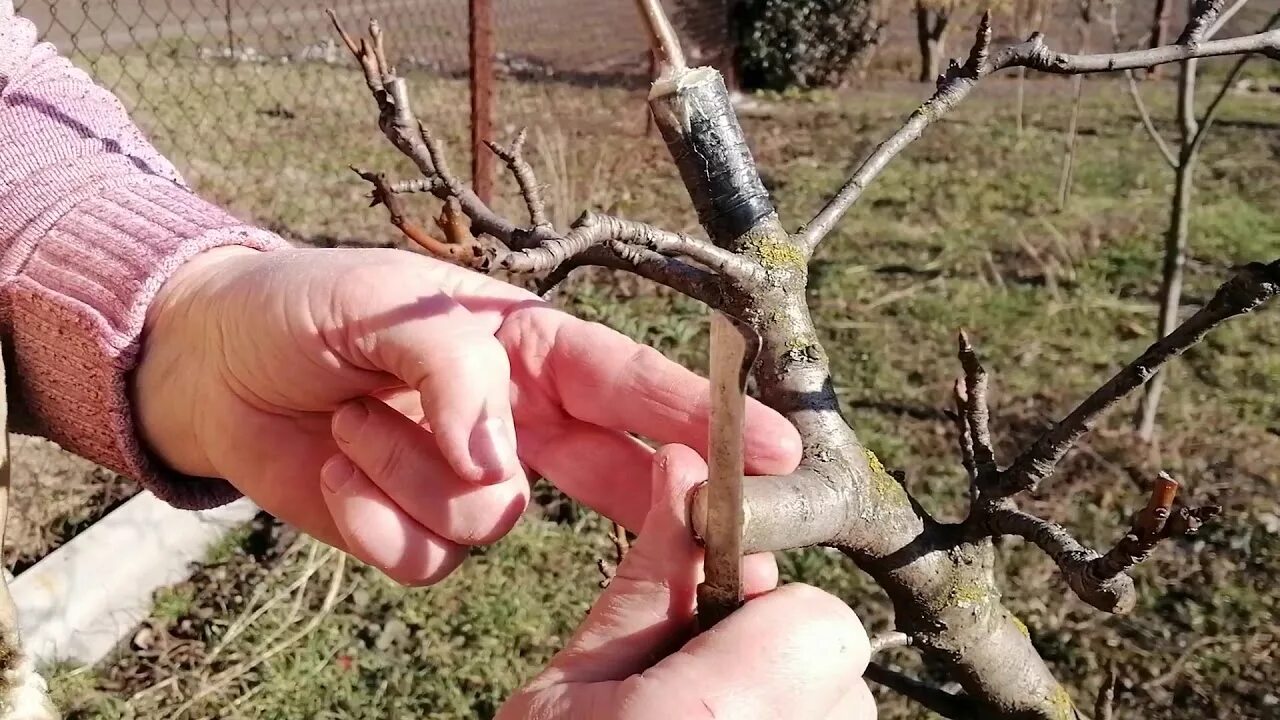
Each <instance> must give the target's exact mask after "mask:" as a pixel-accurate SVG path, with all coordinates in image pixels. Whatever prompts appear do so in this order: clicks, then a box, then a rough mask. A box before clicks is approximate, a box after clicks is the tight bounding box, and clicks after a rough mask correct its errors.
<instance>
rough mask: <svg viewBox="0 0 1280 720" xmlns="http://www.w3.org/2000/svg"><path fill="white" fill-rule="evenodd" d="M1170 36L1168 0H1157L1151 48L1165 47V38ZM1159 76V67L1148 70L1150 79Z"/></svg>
mask: <svg viewBox="0 0 1280 720" xmlns="http://www.w3.org/2000/svg"><path fill="white" fill-rule="evenodd" d="M1168 34H1169V2H1168V0H1156V6H1155V10H1154V12H1153V13H1152V15H1151V42H1150V45H1149V46H1150V47H1153V48H1154V47H1160V46H1161V45H1164V40H1165V36H1166V35H1168ZM1159 74H1160V66H1159V65H1156V66H1155V67H1152V68H1151V69H1149V70H1147V76H1148V77H1156V76H1157V75H1159Z"/></svg>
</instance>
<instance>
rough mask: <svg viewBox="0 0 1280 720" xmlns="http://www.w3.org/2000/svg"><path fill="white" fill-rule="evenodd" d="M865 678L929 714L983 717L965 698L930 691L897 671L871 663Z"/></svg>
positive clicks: (955, 719) (959, 719)
mask: <svg viewBox="0 0 1280 720" xmlns="http://www.w3.org/2000/svg"><path fill="white" fill-rule="evenodd" d="M865 677H866V678H867V679H868V680H870V681H871V682H874V683H877V684H880V685H883V686H885V687H887V688H889V689H890V690H892V691H894V692H896V693H898V694H899V695H902V696H904V697H906V698H908V699H911V700H914V701H915V702H917V703H920V705H922V706H923V707H925V708H926V709H928V710H932V711H933V712H935V713H938V714H939V715H941V716H943V717H945V718H951V720H977V719H978V718H980V717H982V714H981V713H980V712H979V707H978V704H977V703H975V702H973V700H971V699H970V698H968V697H965V696H964V695H956V694H953V693H949V692H947V691H946V690H942V689H940V688H936V687H933V686H932V685H928V684H926V683H923V682H920V681H919V680H916V679H915V678H912V677H907V676H906V675H903V674H902V673H900V672H898V671H896V670H890V669H889V668H887V667H885V666H883V665H881V664H880V663H874V662H873V663H871V664H869V665H867V671H866V675H865Z"/></svg>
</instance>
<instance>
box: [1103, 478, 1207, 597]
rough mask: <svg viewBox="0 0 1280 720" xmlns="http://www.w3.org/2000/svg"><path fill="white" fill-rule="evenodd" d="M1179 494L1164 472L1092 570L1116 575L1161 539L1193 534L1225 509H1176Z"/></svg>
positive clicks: (1123, 571) (1126, 569)
mask: <svg viewBox="0 0 1280 720" xmlns="http://www.w3.org/2000/svg"><path fill="white" fill-rule="evenodd" d="M1177 494H1178V483H1177V481H1175V480H1174V479H1173V478H1171V477H1169V475H1167V474H1165V473H1161V474H1160V479H1159V480H1158V481H1157V482H1156V485H1155V487H1154V488H1153V489H1152V491H1151V498H1150V500H1149V501H1148V502H1147V506H1146V507H1145V508H1143V509H1142V511H1141V512H1139V513H1138V514H1137V515H1136V516H1135V517H1134V519H1133V527H1132V529H1131V530H1130V531H1129V532H1128V534H1126V535H1125V536H1124V538H1123V539H1121V540H1120V542H1118V543H1116V546H1115V547H1114V548H1112V549H1111V550H1109V551H1108V552H1107V554H1106V555H1103V556H1102V557H1100V558H1098V559H1096V560H1094V561H1093V562H1092V563H1090V570H1091V572H1092V573H1093V574H1095V575H1097V576H1098V577H1100V578H1113V577H1117V576H1119V575H1121V573H1125V572H1128V571H1129V570H1130V569H1132V568H1133V567H1134V566H1135V565H1138V564H1139V563H1141V562H1142V561H1144V560H1146V559H1147V558H1148V557H1150V556H1151V552H1152V551H1153V550H1154V549H1155V547H1156V545H1158V544H1159V543H1160V541H1161V540H1166V539H1169V538H1177V537H1192V536H1194V535H1195V534H1196V533H1198V532H1199V531H1200V527H1201V526H1202V525H1203V524H1204V523H1206V522H1208V521H1209V520H1212V519H1213V518H1215V517H1217V516H1218V515H1219V514H1221V513H1222V508H1221V507H1218V506H1217V505H1209V506H1205V507H1196V508H1192V507H1180V508H1178V509H1177V511H1176V512H1173V510H1172V509H1173V501H1174V498H1175V497H1176V496H1177Z"/></svg>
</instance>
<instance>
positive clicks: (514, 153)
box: [485, 128, 551, 229]
mask: <svg viewBox="0 0 1280 720" xmlns="http://www.w3.org/2000/svg"><path fill="white" fill-rule="evenodd" d="M528 137H529V131H528V130H527V129H525V128H521V129H520V132H519V133H517V134H516V139H515V140H513V141H512V142H511V147H509V148H504V147H502V146H500V145H498V144H497V143H495V142H490V141H486V142H485V145H486V146H488V148H489V149H490V150H492V151H493V154H494V155H497V156H498V158H499V159H501V160H502V162H504V163H506V165H507V169H508V170H509V171H511V175H512V176H513V177H515V179H516V184H517V185H518V186H519V188H520V196H521V197H523V198H524V204H525V207H527V208H528V209H529V224H530V225H532V226H533V227H535V228H548V229H549V228H550V227H551V222H550V221H548V220H547V205H546V203H545V202H543V200H542V189H541V188H539V187H538V178H537V175H536V174H535V173H534V172H533V166H532V165H530V164H529V163H528V162H527V161H526V160H525V159H524V143H525V140H527V139H528Z"/></svg>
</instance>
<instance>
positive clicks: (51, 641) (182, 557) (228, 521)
mask: <svg viewBox="0 0 1280 720" xmlns="http://www.w3.org/2000/svg"><path fill="white" fill-rule="evenodd" d="M257 512H258V508H257V506H255V505H254V504H253V503H252V502H250V501H249V500H248V499H247V498H242V499H240V500H238V501H236V502H234V503H232V504H230V505H226V506H224V507H221V508H217V509H215V510H207V511H204V512H190V511H185V510H177V509H175V508H173V507H172V506H170V505H168V504H166V503H165V502H163V501H162V500H160V499H158V498H157V497H156V496H154V495H152V494H151V493H147V492H144V493H140V494H138V495H137V496H135V497H133V498H132V499H130V500H129V501H128V502H126V503H125V504H123V505H121V506H120V507H119V508H117V509H116V510H115V511H113V512H111V513H110V514H108V515H107V516H106V517H104V518H102V519H101V520H99V521H98V522H96V523H94V524H93V525H92V526H90V527H89V529H87V530H85V531H84V532H82V533H80V534H79V535H77V536H75V537H74V538H72V539H71V541H70V542H68V543H67V544H66V545H63V546H62V547H60V548H58V549H57V550H55V551H53V552H52V553H50V554H49V555H48V557H45V558H44V559H43V560H41V561H40V562H38V563H36V564H35V565H33V566H32V567H31V568H29V569H28V570H26V571H25V572H23V573H22V574H21V575H19V576H17V578H15V579H14V580H13V581H12V582H11V584H10V586H9V587H10V591H11V592H12V594H13V599H14V602H15V603H16V604H17V606H18V620H19V623H20V626H21V632H22V642H23V646H24V648H23V649H24V650H26V651H27V652H28V653H29V654H30V655H31V656H32V657H34V659H35V660H36V661H37V662H39V663H46V662H54V661H62V660H67V661H74V662H79V663H84V664H93V663H96V662H98V661H99V660H101V659H102V658H103V657H105V656H106V655H107V654H108V653H110V652H111V651H112V650H114V649H115V648H116V647H117V646H118V645H119V643H120V641H122V640H124V639H125V638H126V637H128V636H129V634H130V633H132V632H133V631H134V630H135V629H136V628H137V627H138V624H139V623H140V622H141V621H142V620H143V619H144V618H146V616H147V615H148V614H149V613H150V612H151V601H152V594H153V593H154V592H155V591H156V590H158V589H159V588H162V587H164V586H166V585H172V584H174V583H178V582H181V581H183V580H185V579H187V578H188V577H190V576H191V572H192V567H191V565H192V563H196V562H199V561H201V560H203V559H204V558H205V555H206V553H207V552H208V551H209V549H210V548H211V547H212V546H213V545H214V544H215V543H217V542H218V541H219V540H221V539H222V538H224V537H226V536H227V534H228V533H229V532H231V531H232V530H234V529H235V528H236V527H238V526H240V525H242V524H243V523H246V522H248V521H249V520H251V519H253V516H254V515H255V514H256V513H257Z"/></svg>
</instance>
